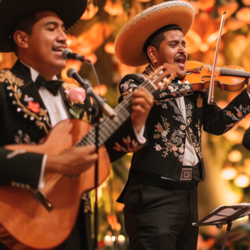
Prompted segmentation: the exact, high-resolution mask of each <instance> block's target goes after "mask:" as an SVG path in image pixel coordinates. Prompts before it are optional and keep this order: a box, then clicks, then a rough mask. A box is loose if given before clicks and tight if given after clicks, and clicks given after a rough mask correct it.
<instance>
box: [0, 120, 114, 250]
mask: <svg viewBox="0 0 250 250" xmlns="http://www.w3.org/2000/svg"><path fill="white" fill-rule="evenodd" d="M91 128H92V127H91V125H89V124H87V123H85V122H83V121H81V120H75V119H68V120H65V121H62V122H60V123H58V124H57V126H56V127H55V128H53V129H52V130H51V132H50V134H49V136H48V138H47V140H46V141H45V143H43V144H42V145H8V146H6V148H7V149H10V150H21V149H24V150H26V151H29V152H35V153H41V154H48V155H58V154H60V153H62V152H63V151H64V150H67V148H69V147H71V146H73V145H75V144H76V143H77V142H78V141H79V140H80V139H81V138H82V137H84V135H86V134H87V133H88V132H89V130H90V129H91ZM98 152H99V158H98V169H99V179H98V185H100V184H101V183H103V182H104V181H105V180H106V179H107V178H108V175H109V171H110V160H109V156H108V153H107V150H106V148H105V147H104V146H102V147H101V148H99V151H98ZM93 188H95V166H94V165H93V166H91V167H90V168H89V169H87V170H86V171H85V172H84V173H82V174H81V175H80V176H79V177H75V178H68V177H66V176H63V175H60V174H49V175H46V179H45V186H44V189H43V190H42V193H43V194H45V196H46V197H47V199H48V200H49V202H51V203H52V205H53V207H54V209H53V210H52V211H51V212H48V211H47V210H46V209H45V208H44V206H43V205H42V204H41V203H40V202H39V201H38V200H37V199H36V198H35V197H34V196H33V195H32V194H31V193H30V192H29V191H28V190H27V189H23V188H17V187H13V186H1V187H0V223H1V224H2V226H3V227H4V228H5V229H6V231H7V232H8V233H9V234H10V235H11V236H13V237H14V238H15V239H16V240H17V241H18V242H20V243H22V244H24V245H26V246H28V248H23V249H25V250H26V249H53V248H55V247H56V246H58V245H60V244H61V243H62V242H63V241H64V240H65V239H66V238H67V237H68V236H69V234H70V233H71V231H72V229H73V227H74V224H75V222H76V218H77V214H78V210H79V205H80V200H81V196H82V194H83V193H84V192H86V191H89V190H91V189H93ZM1 229H2V228H1ZM1 229H0V235H1ZM18 249H22V248H18Z"/></svg>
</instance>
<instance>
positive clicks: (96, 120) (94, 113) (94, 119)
mask: <svg viewBox="0 0 250 250" xmlns="http://www.w3.org/2000/svg"><path fill="white" fill-rule="evenodd" d="M67 75H68V77H71V78H74V79H75V80H76V81H77V82H78V83H79V84H80V85H81V86H82V87H83V88H84V89H85V92H86V95H87V96H91V97H92V98H93V108H90V109H87V112H88V114H89V115H90V116H91V123H93V124H94V127H95V135H96V140H95V145H96V153H97V154H98V148H99V145H98V144H99V125H100V118H102V115H103V112H104V113H105V114H106V115H107V116H109V117H110V118H111V119H115V118H116V116H117V115H116V113H115V112H114V110H113V109H112V108H111V107H109V105H108V104H107V103H105V101H104V100H103V99H102V98H101V97H100V96H99V95H97V94H96V92H95V91H94V89H93V87H92V85H91V82H90V81H89V80H87V79H82V78H81V77H80V76H79V74H78V72H77V71H76V69H74V68H70V69H69V70H68V72H67ZM88 102H89V103H90V101H88ZM100 107H101V109H100ZM102 111H103V112H102ZM98 179H99V171H98V161H96V163H95V187H96V188H95V205H94V250H97V249H98V224H99V218H98V191H97V187H98Z"/></svg>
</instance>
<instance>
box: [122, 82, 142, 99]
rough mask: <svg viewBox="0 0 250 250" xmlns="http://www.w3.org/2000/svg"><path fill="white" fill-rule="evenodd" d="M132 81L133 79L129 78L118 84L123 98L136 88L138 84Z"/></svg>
mask: <svg viewBox="0 0 250 250" xmlns="http://www.w3.org/2000/svg"><path fill="white" fill-rule="evenodd" d="M134 82H135V81H134V80H133V79H129V80H127V81H126V82H124V83H122V84H121V85H120V88H121V90H122V96H123V98H127V97H128V94H130V93H132V92H133V91H134V90H135V89H136V88H138V85H137V84H135V83H134Z"/></svg>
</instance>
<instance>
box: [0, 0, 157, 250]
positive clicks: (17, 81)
mask: <svg viewBox="0 0 250 250" xmlns="http://www.w3.org/2000/svg"><path fill="white" fill-rule="evenodd" d="M86 7H87V0H72V1H68V0H36V1H33V0H23V1H20V0H2V1H0V52H13V51H15V53H16V55H17V57H18V61H17V62H16V64H15V65H14V67H13V68H12V69H11V70H8V69H4V70H1V71H0V121H1V122H0V185H1V186H3V185H10V184H11V185H12V186H15V187H18V188H24V189H27V190H33V191H32V192H34V191H37V190H42V188H43V185H44V177H45V176H46V174H47V173H61V174H64V175H70V176H74V175H79V174H81V173H83V172H84V171H85V170H87V169H88V168H89V167H90V166H91V165H93V164H94V163H95V162H96V160H97V158H98V156H97V154H96V153H95V146H94V145H90V146H82V147H72V148H69V149H68V150H66V151H65V152H63V153H62V154H60V155H49V152H48V155H43V154H37V153H29V152H25V151H22V150H20V151H11V150H7V149H6V148H4V146H5V145H8V144H38V143H40V142H41V141H43V138H44V137H45V136H47V135H48V134H49V132H50V130H51V128H52V127H54V126H55V125H56V124H57V123H58V122H59V121H62V120H65V119H67V118H74V116H73V114H74V113H72V112H71V111H72V110H71V109H72V108H73V107H75V106H78V107H79V108H81V109H83V108H85V106H84V104H82V103H81V102H80V103H73V104H74V105H75V106H74V105H73V106H72V101H71V100H70V98H69V97H67V96H66V93H65V90H67V89H72V88H79V87H78V86H77V85H74V84H68V83H64V82H63V81H58V80H57V77H56V75H57V74H59V73H60V71H61V70H62V69H63V68H64V67H65V66H66V61H65V60H64V59H63V57H62V50H63V49H65V48H66V47H67V44H66V35H65V30H67V29H69V28H70V27H71V26H73V25H74V24H75V23H76V22H77V21H78V19H79V18H80V17H81V15H82V14H83V12H84V11H85V9H86ZM51 80H54V81H51ZM80 92H81V93H82V95H83V96H84V95H85V93H84V91H83V90H82V91H80ZM132 104H133V105H132V115H131V118H130V119H129V120H128V121H127V122H126V123H125V124H124V125H122V126H121V128H120V129H118V130H117V131H116V132H114V134H113V136H111V138H110V139H109V141H108V143H107V144H108V146H107V147H108V148H107V149H108V152H109V155H110V158H111V161H113V160H115V159H117V158H119V156H120V155H121V153H120V152H118V151H117V150H116V149H114V147H115V142H117V143H119V144H121V145H122V146H123V147H124V148H127V147H130V145H128V143H127V144H125V143H124V142H123V141H124V140H123V138H124V137H126V138H127V136H130V138H131V143H132V142H134V143H137V144H138V145H143V144H144V143H145V138H144V137H143V130H144V128H143V126H144V123H145V121H146V118H147V115H148V113H149V111H150V109H151V107H152V105H153V97H152V95H151V94H150V93H149V92H148V91H146V90H145V89H140V90H138V91H137V92H135V93H134V95H133V99H132ZM83 113H84V112H83V111H82V112H81V113H80V114H78V115H79V118H82V117H83ZM124 126H126V129H125V128H124ZM59 136H63V134H60V135H59ZM130 148H131V147H130ZM128 150H129V149H128ZM0 192H1V190H0ZM80 198H81V197H80ZM84 199H85V200H83V199H82V202H81V205H80V208H79V214H78V216H77V220H76V222H75V226H74V228H73V229H72V232H71V233H70V235H69V236H68V237H67V239H65V241H64V242H61V245H60V246H54V247H53V249H63V250H82V249H85V250H88V249H92V243H91V230H90V226H89V224H90V221H89V219H90V218H89V211H87V212H86V213H84V211H85V210H86V206H85V205H86V199H87V197H86V196H85V197H84ZM87 202H88V201H87ZM52 205H53V204H52ZM0 213H3V211H2V209H0ZM41 220H42V218H41ZM15 226H17V225H15ZM19 226H21V227H23V226H25V225H19ZM49 230H50V229H49V228H44V232H48V233H50V234H53V235H55V236H56V234H58V233H60V232H49ZM10 237H11V236H10V235H9V236H7V234H6V231H4V227H3V225H1V221H0V248H1V250H2V249H17V248H18V249H30V248H29V247H26V246H24V245H23V244H22V243H20V242H16V241H15V240H13V241H11V240H10ZM22 240H24V239H22ZM41 240H43V237H42V235H41ZM1 242H2V243H1ZM37 248H39V245H38V246H37Z"/></svg>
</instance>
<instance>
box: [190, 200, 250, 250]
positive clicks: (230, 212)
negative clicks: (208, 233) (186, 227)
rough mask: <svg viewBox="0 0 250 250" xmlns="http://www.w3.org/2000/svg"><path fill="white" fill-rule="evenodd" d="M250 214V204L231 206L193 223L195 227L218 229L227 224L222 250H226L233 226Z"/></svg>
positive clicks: (216, 210) (218, 209)
mask: <svg viewBox="0 0 250 250" xmlns="http://www.w3.org/2000/svg"><path fill="white" fill-rule="evenodd" d="M249 214H250V203H240V204H237V205H231V206H224V205H222V206H219V207H218V208H216V209H215V210H214V211H213V212H211V213H210V214H208V215H207V216H205V217H204V218H203V219H201V220H200V221H198V222H195V223H192V225H193V226H197V227H199V226H209V225H214V226H217V228H222V225H225V224H227V232H226V235H225V238H224V242H223V246H222V248H221V250H224V249H225V246H226V242H227V238H228V234H229V232H230V230H231V227H232V225H233V221H234V220H237V219H239V218H242V217H244V216H246V215H249Z"/></svg>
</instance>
